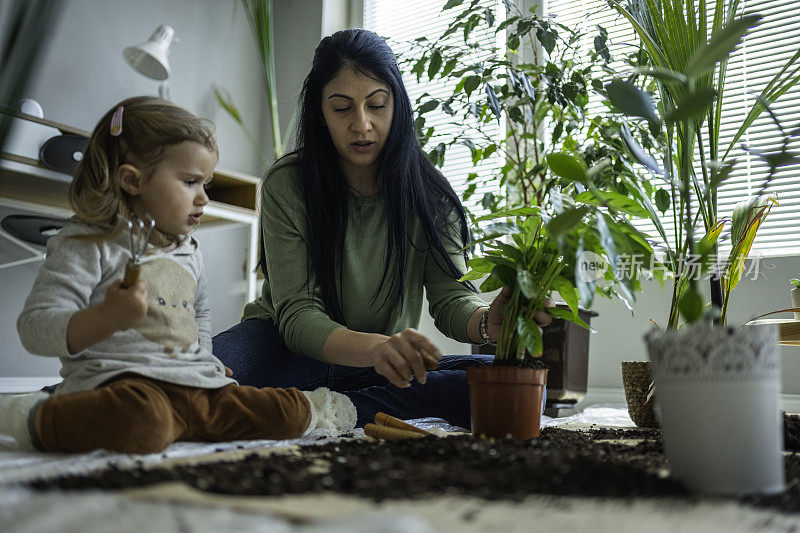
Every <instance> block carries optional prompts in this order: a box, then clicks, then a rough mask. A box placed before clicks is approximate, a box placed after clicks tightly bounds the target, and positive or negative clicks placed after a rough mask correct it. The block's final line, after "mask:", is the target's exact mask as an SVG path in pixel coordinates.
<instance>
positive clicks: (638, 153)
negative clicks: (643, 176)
mask: <svg viewBox="0 0 800 533" xmlns="http://www.w3.org/2000/svg"><path fill="white" fill-rule="evenodd" d="M619 133H620V137H622V142H624V143H625V146H626V147H627V148H628V151H630V153H631V155H632V156H633V157H634V158H635V159H636V160H637V161H638V162H639V163H641V164H642V165H644V166H646V167H647V168H649V169H650V170H652V171H653V172H655V173H656V174H660V173H661V169H660V168H659V166H658V163H657V162H656V160H655V159H653V158H652V156H650V154H648V153H647V152H646V151H645V150H644V148H642V147H641V146H639V143H638V142H636V139H634V138H633V134H631V130H630V128H629V127H628V125H627V124H625V123H623V124H622V126H621V127H620V129H619Z"/></svg>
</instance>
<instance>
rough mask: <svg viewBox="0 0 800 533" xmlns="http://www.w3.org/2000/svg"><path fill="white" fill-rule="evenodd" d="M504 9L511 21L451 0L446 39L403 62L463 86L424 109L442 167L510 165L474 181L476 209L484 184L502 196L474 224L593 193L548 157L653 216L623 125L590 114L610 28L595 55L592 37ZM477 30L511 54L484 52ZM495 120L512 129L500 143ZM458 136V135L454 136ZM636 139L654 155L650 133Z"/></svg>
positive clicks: (429, 139)
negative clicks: (589, 43) (460, 162)
mask: <svg viewBox="0 0 800 533" xmlns="http://www.w3.org/2000/svg"><path fill="white" fill-rule="evenodd" d="M505 8H506V12H505V17H504V18H503V17H499V16H497V14H496V13H495V11H494V10H493V9H492V8H487V7H484V6H481V5H479V3H478V2H477V1H475V0H473V1H472V2H465V1H464V0H451V1H449V2H447V4H446V5H445V7H444V11H445V12H446V13H447V12H449V13H452V17H453V18H452V22H451V23H450V24H449V26H448V27H447V28H446V29H445V31H444V32H443V34H442V35H441V36H440V37H439V38H438V39H435V40H429V39H426V38H419V39H417V40H415V41H413V42H412V43H409V45H410V52H409V53H407V54H405V55H404V57H403V58H401V65H403V66H404V67H405V68H406V69H407V71H409V72H410V74H411V75H414V76H416V77H417V79H418V80H420V81H421V80H423V79H424V80H429V81H432V82H436V81H445V82H449V83H450V84H451V85H454V87H455V89H454V91H453V93H452V94H451V95H450V96H448V97H447V98H434V97H432V96H431V95H430V94H427V93H425V94H423V95H421V96H420V98H419V99H418V101H417V106H416V114H417V120H416V125H417V129H418V134H419V137H420V140H421V142H422V143H423V146H425V148H426V151H427V153H428V156H429V158H430V159H431V161H432V162H433V163H434V164H436V165H439V166H441V165H442V164H443V163H444V160H445V158H446V156H447V154H448V153H449V151H450V150H452V149H454V148H456V147H461V146H464V147H466V148H467V149H469V151H470V154H471V156H472V162H473V164H474V165H476V166H477V165H479V164H480V163H481V162H482V161H485V160H487V159H490V158H496V157H501V158H502V161H503V163H502V166H501V168H500V170H499V172H497V173H494V174H492V175H490V176H483V175H480V173H479V172H477V171H476V172H472V173H470V174H469V175H468V176H467V180H468V186H467V188H466V191H465V192H464V195H463V200H464V201H465V203H466V205H467V206H469V204H470V203H471V202H468V200H470V199H471V198H472V196H473V194H475V191H476V190H478V185H479V184H481V185H485V184H487V182H488V183H490V185H491V187H489V188H490V189H493V190H495V191H501V192H500V193H499V194H497V193H495V192H489V193H486V194H485V195H484V197H483V198H481V202H480V204H481V207H480V208H479V209H477V210H475V211H476V212H475V213H473V212H470V213H469V214H470V216H471V217H472V219H473V222H475V221H476V219H477V217H478V216H479V212H487V211H488V212H489V213H494V212H499V211H502V210H507V209H511V208H514V207H518V206H530V205H534V206H540V207H542V208H543V209H545V210H546V211H548V212H551V213H552V212H554V207H555V206H554V204H558V203H559V202H560V201H561V200H560V199H561V198H562V197H564V196H575V195H579V194H581V193H584V192H585V190H586V188H585V187H584V186H582V185H581V184H580V182H577V183H578V185H576V182H575V181H570V180H567V179H564V178H563V177H562V176H561V175H559V174H558V173H557V172H553V171H552V169H551V168H550V163H549V160H548V157H547V156H548V154H552V153H556V152H559V153H564V154H567V155H568V156H571V157H573V158H577V159H578V160H580V161H581V162H580V164H581V165H583V166H585V167H587V168H593V169H594V171H593V173H592V174H591V179H592V182H593V184H594V185H595V186H596V187H597V188H598V189H600V190H603V191H606V192H607V201H608V202H610V203H613V204H616V205H617V207H619V208H625V209H630V210H634V211H636V212H637V215H635V216H648V215H647V214H646V213H644V212H643V210H645V209H647V208H648V207H649V208H650V209H651V210H653V208H652V205H651V201H650V198H652V197H653V195H654V190H653V188H652V186H651V184H650V182H649V180H647V179H642V178H641V176H639V175H638V174H637V173H636V172H635V169H634V167H633V165H634V162H633V161H632V160H631V159H630V157H629V156H628V150H627V147H626V145H625V143H624V140H623V139H622V138H621V137H620V135H619V133H620V128H622V127H625V126H624V124H623V123H622V122H621V121H620V120H619V119H618V117H616V116H615V115H614V114H612V113H610V112H607V111H601V112H591V111H590V109H591V107H590V106H589V97H590V93H591V92H592V91H597V90H602V83H601V81H600V79H599V78H597V73H596V72H595V71H596V70H597V69H596V68H594V67H595V66H597V65H603V64H607V63H608V61H610V59H611V57H610V55H609V52H608V36H607V33H606V32H605V30H603V29H602V28H599V29H598V34H597V36H596V37H595V38H594V41H593V44H594V46H593V47H592V48H589V49H587V48H586V47H584V46H583V45H582V42H583V41H584V39H583V38H584V37H585V36H584V34H582V33H580V32H577V31H575V30H573V29H571V28H568V27H566V26H564V25H560V24H557V23H555V22H553V21H552V20H549V19H543V18H541V17H539V16H537V15H536V14H535V13H534V12H527V13H523V12H522V11H520V10H519V9H518V8H517V6H516V3H515V2H512V1H508V2H505ZM477 32H483V33H485V32H491V33H493V34H494V35H498V34H500V35H504V36H505V46H504V47H502V48H493V49H491V50H486V49H485V48H481V50H480V53H475V52H476V48H477V45H476V44H475V38H474V34H475V33H477ZM436 109H439V110H441V111H443V112H444V113H445V114H446V115H447V116H448V117H451V118H450V120H449V121H448V122H447V123H446V124H441V125H430V124H428V123H427V120H426V115H428V114H429V113H431V112H432V111H434V110H436ZM493 122H494V123H502V124H503V125H504V126H505V129H504V131H503V132H502V133H501V135H500V137H499V138H497V137H493V136H490V135H488V134H487V133H486V130H487V128H486V126H487V125H489V124H491V123H493ZM448 126H455V128H448ZM453 129H455V131H456V132H457V133H455V134H450V133H445V132H447V131H448V130H449V131H452V130H453ZM628 135H629V136H631V137H633V138H635V139H636V141H637V144H638V145H640V146H643V147H645V148H646V149H649V148H653V147H656V146H658V141H657V140H655V139H654V138H653V136H652V135H651V134H650V133H649V131H648V129H647V127H646V126H644V127H643V126H641V125H639V124H634V125H632V127H631V129H630V131H629V132H628ZM468 209H469V208H468Z"/></svg>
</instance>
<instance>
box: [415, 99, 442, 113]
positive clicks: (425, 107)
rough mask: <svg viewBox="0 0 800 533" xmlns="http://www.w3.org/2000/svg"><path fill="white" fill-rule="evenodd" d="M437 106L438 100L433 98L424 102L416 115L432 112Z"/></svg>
mask: <svg viewBox="0 0 800 533" xmlns="http://www.w3.org/2000/svg"><path fill="white" fill-rule="evenodd" d="M438 106H439V100H437V99H435V98H434V99H433V100H428V101H427V102H425V103H424V104H422V105H421V106H419V109H418V110H417V113H419V114H424V113H427V112H429V111H433V110H434V109H436V108H437V107H438Z"/></svg>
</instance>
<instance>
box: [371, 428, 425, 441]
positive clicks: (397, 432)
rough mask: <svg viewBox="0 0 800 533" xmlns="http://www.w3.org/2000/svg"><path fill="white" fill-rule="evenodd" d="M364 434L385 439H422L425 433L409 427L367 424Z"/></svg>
mask: <svg viewBox="0 0 800 533" xmlns="http://www.w3.org/2000/svg"><path fill="white" fill-rule="evenodd" d="M364 434H365V435H367V436H368V437H374V438H376V439H383V440H402V439H421V438H422V437H424V436H425V435H423V434H422V433H418V432H416V431H408V430H407V429H398V428H393V427H389V426H379V425H377V424H366V425H365V426H364Z"/></svg>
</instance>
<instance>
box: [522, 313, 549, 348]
mask: <svg viewBox="0 0 800 533" xmlns="http://www.w3.org/2000/svg"><path fill="white" fill-rule="evenodd" d="M517 335H519V342H520V343H521V344H522V345H523V346H524V347H525V348H526V349H527V350H528V353H530V354H531V355H532V356H533V357H540V356H541V355H542V352H543V351H544V345H543V343H542V334H541V332H540V331H539V324H537V323H536V321H535V320H534V319H533V317H532V316H531V317H530V318H527V319H526V317H525V316H524V315H522V314H520V315H519V316H517Z"/></svg>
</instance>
